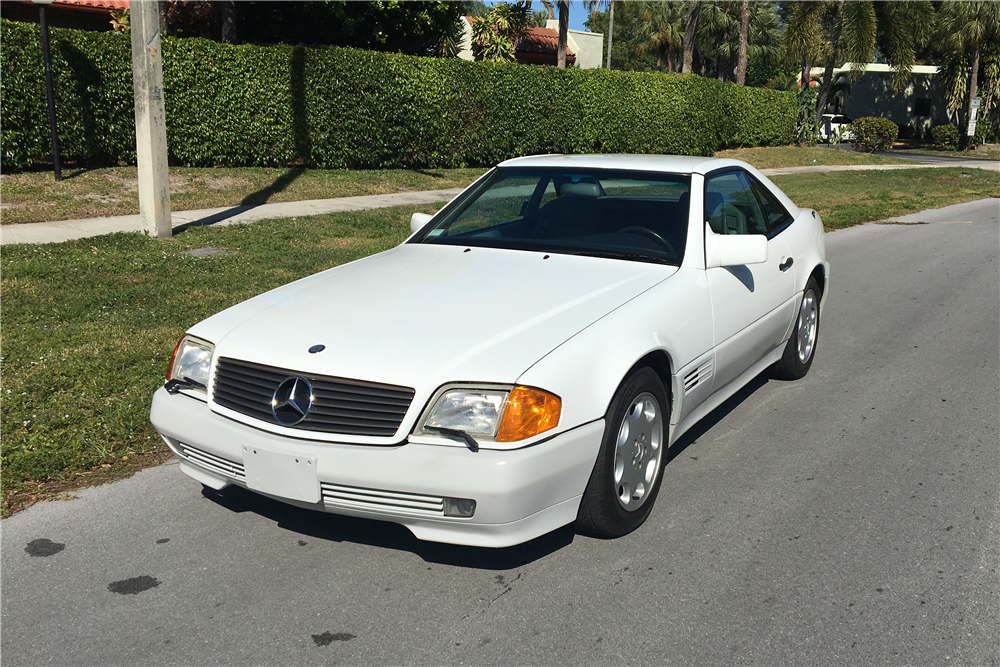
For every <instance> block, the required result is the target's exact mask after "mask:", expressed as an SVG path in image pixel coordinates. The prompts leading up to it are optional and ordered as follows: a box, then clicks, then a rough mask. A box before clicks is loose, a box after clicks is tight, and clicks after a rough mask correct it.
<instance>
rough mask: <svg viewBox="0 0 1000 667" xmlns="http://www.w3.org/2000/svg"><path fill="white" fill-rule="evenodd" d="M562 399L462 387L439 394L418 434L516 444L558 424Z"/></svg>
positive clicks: (520, 390) (522, 390)
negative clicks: (451, 433) (446, 432)
mask: <svg viewBox="0 0 1000 667" xmlns="http://www.w3.org/2000/svg"><path fill="white" fill-rule="evenodd" d="M561 410H562V400H561V399H560V398H559V397H558V396H556V395H555V394H551V393H549V392H547V391H543V390H541V389H535V388H533V387H521V386H517V387H509V386H508V387H461V388H454V389H446V390H444V391H442V392H440V393H439V394H438V396H437V398H436V399H434V401H433V402H432V404H431V407H430V409H429V410H427V412H426V413H425V416H424V418H423V420H421V422H420V426H419V427H418V429H417V434H420V435H424V434H431V435H437V434H438V433H437V432H436V429H440V428H446V429H453V430H456V431H463V432H465V433H467V434H469V435H471V436H472V437H474V438H476V439H477V440H479V439H484V440H494V441H496V442H516V441H518V440H525V439H527V438H530V437H532V436H535V435H538V434H539V433H544V432H545V431H548V430H549V429H552V428H555V427H556V426H557V425H558V424H559V415H560V412H561Z"/></svg>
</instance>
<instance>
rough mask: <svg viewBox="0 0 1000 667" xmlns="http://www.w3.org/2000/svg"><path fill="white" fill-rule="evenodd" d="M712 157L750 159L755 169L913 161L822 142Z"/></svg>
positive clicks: (770, 147) (752, 149) (772, 147)
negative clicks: (826, 144) (821, 144)
mask: <svg viewBox="0 0 1000 667" xmlns="http://www.w3.org/2000/svg"><path fill="white" fill-rule="evenodd" d="M715 157H724V158H731V159H733V160H743V161H744V162H749V163H750V164H752V165H753V166H755V167H757V168H758V169H781V168H784V167H815V166H818V165H845V164H913V162H912V160H900V159H898V158H894V157H882V156H880V155H872V154H871V153H862V152H855V151H846V150H840V149H839V148H830V147H825V146H813V147H811V148H810V147H808V146H768V147H764V148H733V149H729V150H725V151H719V152H717V153H716V154H715Z"/></svg>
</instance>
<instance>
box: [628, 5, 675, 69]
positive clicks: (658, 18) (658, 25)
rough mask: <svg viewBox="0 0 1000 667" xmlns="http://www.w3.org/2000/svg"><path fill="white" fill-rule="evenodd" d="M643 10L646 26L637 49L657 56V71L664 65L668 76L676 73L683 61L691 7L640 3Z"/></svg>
mask: <svg viewBox="0 0 1000 667" xmlns="http://www.w3.org/2000/svg"><path fill="white" fill-rule="evenodd" d="M636 5H637V6H638V7H639V8H640V9H641V10H642V19H643V24H642V25H641V28H640V30H639V31H638V32H637V40H636V41H637V44H636V46H637V48H638V49H639V50H640V51H641V52H643V53H645V54H650V55H654V56H656V68H657V69H662V68H663V66H664V64H666V68H667V71H668V72H673V71H676V66H677V65H680V63H681V60H682V58H683V49H684V21H685V19H686V17H687V6H686V5H685V3H684V2H681V1H679V0H674V1H672V2H642V3H636Z"/></svg>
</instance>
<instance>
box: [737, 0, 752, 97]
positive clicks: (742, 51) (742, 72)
mask: <svg viewBox="0 0 1000 667" xmlns="http://www.w3.org/2000/svg"><path fill="white" fill-rule="evenodd" d="M749 37H750V0H743V2H742V3H740V46H739V51H738V53H737V56H736V83H737V84H738V85H741V86H742V85H744V83H746V79H747V41H748V40H749Z"/></svg>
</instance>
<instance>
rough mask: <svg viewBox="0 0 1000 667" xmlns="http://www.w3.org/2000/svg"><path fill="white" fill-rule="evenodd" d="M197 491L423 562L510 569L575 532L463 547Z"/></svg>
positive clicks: (242, 495)
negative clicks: (497, 545)
mask: <svg viewBox="0 0 1000 667" xmlns="http://www.w3.org/2000/svg"><path fill="white" fill-rule="evenodd" d="M202 495H204V496H205V497H206V498H208V499H209V500H211V501H212V502H214V503H216V504H217V505H220V506H222V507H225V508H226V509H228V510H230V511H232V512H238V513H239V512H253V513H254V514H258V515H260V516H262V517H265V518H267V519H270V520H271V521H274V522H275V523H276V524H277V525H278V527H279V528H284V529H285V530H289V531H291V532H293V533H298V534H300V535H307V536H309V537H312V538H314V539H318V540H325V541H329V542H353V543H355V544H364V545H368V546H373V547H379V548H382V549H395V550H398V551H409V552H411V553H413V554H415V555H417V556H419V557H420V558H421V559H423V560H424V561H425V562H428V563H437V564H440V565H452V566H455V567H467V568H475V569H480V570H511V569H514V568H518V567H521V566H523V565H527V564H528V563H531V562H533V561H536V560H539V559H541V558H544V557H545V556H548V555H549V554H551V553H554V552H556V551H558V550H559V549H562V548H563V547H565V546H568V545H569V544H571V543H572V542H573V538H574V537H575V536H576V533H575V532H574V530H573V527H572V526H565V527H563V528H560V529H558V530H555V531H553V532H551V533H548V534H546V535H542V536H541V537H538V538H535V539H533V540H530V541H528V542H525V543H524V544H519V545H517V546H513V547H507V548H504V549H488V548H483V547H465V546H458V545H454V544H441V543H438V542H423V541H421V540H418V539H417V538H416V537H414V536H413V534H412V533H411V532H410V531H409V530H407V529H406V528H405V527H403V526H401V525H399V524H395V523H391V522H388V521H376V520H374V519H361V518H357V517H350V516H341V515H339V514H329V513H327V512H321V511H317V510H311V509H305V508H302V507H295V506H294V505H288V504H286V503H283V502H280V501H277V500H273V499H271V498H267V497H266V496H262V495H259V494H256V493H253V492H252V491H247V490H246V489H244V488H242V487H238V486H229V487H226V488H225V489H223V490H222V491H214V490H212V489H208V488H204V489H202Z"/></svg>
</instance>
